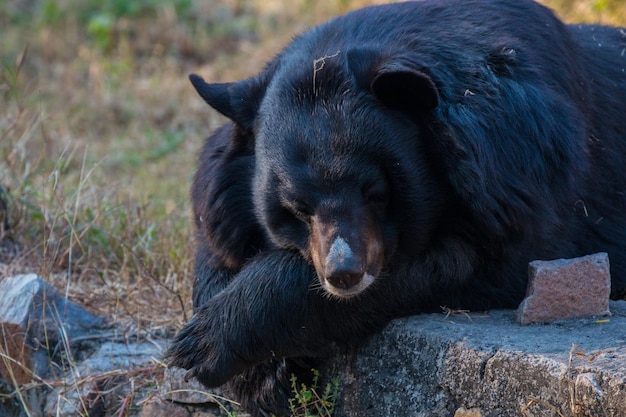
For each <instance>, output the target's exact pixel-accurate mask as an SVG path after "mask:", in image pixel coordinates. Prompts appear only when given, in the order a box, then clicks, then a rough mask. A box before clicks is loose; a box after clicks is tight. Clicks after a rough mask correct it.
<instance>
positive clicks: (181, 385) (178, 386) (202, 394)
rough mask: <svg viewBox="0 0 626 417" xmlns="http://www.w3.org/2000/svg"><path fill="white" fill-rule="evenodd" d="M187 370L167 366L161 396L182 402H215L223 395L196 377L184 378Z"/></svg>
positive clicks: (220, 399) (220, 391)
mask: <svg viewBox="0 0 626 417" xmlns="http://www.w3.org/2000/svg"><path fill="white" fill-rule="evenodd" d="M186 374H187V371H185V370H184V369H181V368H167V369H166V370H165V375H164V376H163V385H161V390H160V391H161V397H162V398H164V399H166V400H170V401H176V402H178V403H183V404H205V403H214V404H217V403H218V402H220V401H224V400H222V398H223V397H224V393H223V392H222V390H220V389H219V388H217V389H213V388H207V387H205V386H204V385H202V384H201V383H200V382H198V380H197V379H196V378H190V379H188V380H186V379H185V375H186Z"/></svg>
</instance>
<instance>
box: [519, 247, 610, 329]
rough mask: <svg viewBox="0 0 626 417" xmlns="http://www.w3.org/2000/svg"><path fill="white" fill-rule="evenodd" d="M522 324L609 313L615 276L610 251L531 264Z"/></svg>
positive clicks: (520, 318)
mask: <svg viewBox="0 0 626 417" xmlns="http://www.w3.org/2000/svg"><path fill="white" fill-rule="evenodd" d="M528 269H529V273H528V275H529V281H528V290H527V293H526V298H525V299H524V300H523V301H522V303H521V304H520V306H519V309H518V315H517V317H518V320H519V322H520V323H521V324H530V323H542V322H549V321H553V320H559V319H565V318H574V317H585V316H603V315H607V314H609V295H610V293H611V275H610V271H609V258H608V255H607V254H606V253H597V254H595V255H589V256H584V257H581V258H575V259H558V260H554V261H533V262H531V263H530V264H529V268H528Z"/></svg>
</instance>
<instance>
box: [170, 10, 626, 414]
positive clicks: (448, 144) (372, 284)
mask: <svg viewBox="0 0 626 417" xmlns="http://www.w3.org/2000/svg"><path fill="white" fill-rule="evenodd" d="M625 48H626V36H625V35H624V31H623V30H620V29H617V28H609V27H600V26H566V25H564V24H562V23H561V22H560V21H559V20H558V19H557V18H556V17H555V16H554V15H553V14H552V13H551V12H550V11H549V10H548V9H546V8H544V7H543V6H540V5H538V4H536V3H534V2H532V1H529V0H516V1H505V0H425V1H419V2H409V3H400V4H392V5H385V6H375V7H369V8H364V9H361V10H357V11H354V12H352V13H348V14H346V15H345V16H341V17H338V18H336V19H334V20H331V21H329V22H328V23H326V24H324V25H321V26H319V27H316V28H314V29H312V30H310V31H308V32H306V33H304V34H303V35H301V36H299V37H297V38H296V39H295V40H294V41H293V42H292V43H291V44H290V45H288V46H287V47H286V48H285V49H284V50H283V51H282V52H281V53H280V54H279V55H278V56H277V57H276V58H274V59H273V60H272V61H270V62H269V63H268V65H267V66H266V68H265V69H264V70H263V71H262V72H261V73H260V74H259V75H257V76H255V77H252V78H250V79H247V80H243V81H239V82H234V83H225V84H207V83H205V82H204V81H203V80H202V79H201V78H200V77H198V76H196V75H192V76H191V81H192V83H193V84H194V86H195V87H196V89H197V90H198V92H199V93H200V95H201V96H202V97H203V98H204V99H205V100H206V101H207V102H208V104H210V105H211V106H213V107H214V108H215V109H216V110H218V111H219V112H221V113H223V114H224V115H226V116H227V117H229V118H230V119H231V120H232V123H229V124H227V125H225V126H224V127H222V128H221V129H219V130H218V131H217V132H216V133H215V134H214V135H213V136H212V137H210V138H209V139H208V140H207V141H206V144H205V146H204V149H203V151H202V154H201V156H200V161H199V168H198V171H197V173H196V176H195V179H194V184H193V189H192V199H193V205H194V215H195V222H196V226H197V230H198V253H197V262H196V283H195V288H194V306H195V310H196V311H195V312H196V314H195V316H194V317H193V319H192V320H191V321H190V322H189V323H188V324H187V325H186V326H185V328H184V329H183V330H182V331H181V332H180V333H179V334H178V336H177V337H176V339H175V341H174V342H173V344H172V345H171V347H170V350H169V353H168V357H169V361H170V363H171V364H172V365H177V366H181V367H184V368H186V369H189V370H190V373H191V375H194V376H197V377H198V379H199V380H200V381H201V382H202V383H204V384H205V385H207V386H218V385H221V384H224V383H226V382H228V381H230V382H229V384H230V385H231V388H232V389H233V390H234V391H235V392H236V393H237V395H238V396H239V399H240V400H241V401H242V402H243V404H244V406H245V407H246V408H247V409H248V410H249V411H250V412H251V413H252V415H253V416H262V415H268V414H269V413H275V414H277V415H285V414H287V413H288V408H287V397H288V396H290V388H289V377H290V375H291V374H292V373H296V374H302V370H303V369H306V367H307V365H308V364H309V360H310V359H307V358H315V357H319V356H320V355H322V354H323V353H324V352H326V351H327V349H328V347H329V346H331V345H340V346H354V345H357V344H358V343H360V342H362V341H363V340H364V339H365V338H366V337H368V336H369V335H371V334H372V333H374V332H377V331H379V330H380V329H381V328H382V327H383V326H384V325H385V324H386V323H388V322H389V321H390V320H391V319H393V318H396V317H400V316H405V315H410V314H416V313H420V312H426V311H433V310H435V311H436V310H437V309H438V308H439V306H442V305H443V306H448V307H450V308H465V309H475V310H484V309H490V308H514V307H516V306H517V305H518V303H519V302H520V301H521V299H522V298H523V296H524V292H525V289H526V280H527V264H528V262H529V261H531V260H534V259H554V258H563V257H566V258H570V257H576V256H581V255H586V254H590V253H594V252H599V251H605V252H608V253H609V257H610V261H611V273H612V277H613V296H614V297H617V296H619V295H620V291H621V290H623V289H624V288H625V287H626V197H625V195H624V191H625V190H626V170H625V169H624V166H625V164H626V123H625V122H624V115H626V72H625V68H626V54H625V52H624V50H625Z"/></svg>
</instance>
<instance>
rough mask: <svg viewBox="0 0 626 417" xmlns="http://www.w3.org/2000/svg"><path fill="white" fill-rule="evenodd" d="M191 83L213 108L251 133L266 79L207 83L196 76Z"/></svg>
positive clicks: (192, 75) (253, 78) (265, 85)
mask: <svg viewBox="0 0 626 417" xmlns="http://www.w3.org/2000/svg"><path fill="white" fill-rule="evenodd" d="M189 81H191V84H193V86H194V88H195V89H196V91H197V92H198V94H200V97H202V98H203V99H204V101H206V102H207V103H208V104H209V105H210V106H211V107H213V108H214V109H215V110H217V111H218V112H220V113H222V114H223V115H224V116H226V117H228V118H229V119H231V120H232V121H233V122H235V124H237V125H238V126H239V127H240V128H241V129H243V130H244V131H251V130H252V128H253V127H254V120H255V119H256V115H257V112H258V109H259V105H260V104H261V100H262V99H263V96H264V95H265V90H266V88H267V82H266V81H265V77H262V76H256V77H252V78H248V79H245V80H242V81H237V82H232V83H213V84H210V83H207V82H206V81H204V79H203V78H202V77H200V76H199V75H196V74H191V75H190V76H189Z"/></svg>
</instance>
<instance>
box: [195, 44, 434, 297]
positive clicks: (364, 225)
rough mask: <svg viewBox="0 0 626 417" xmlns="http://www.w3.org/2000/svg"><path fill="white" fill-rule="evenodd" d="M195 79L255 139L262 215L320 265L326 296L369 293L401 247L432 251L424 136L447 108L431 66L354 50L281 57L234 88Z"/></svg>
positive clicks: (280, 240)
mask: <svg viewBox="0 0 626 417" xmlns="http://www.w3.org/2000/svg"><path fill="white" fill-rule="evenodd" d="M190 79H191V81H192V83H193V85H194V87H195V88H196V89H197V91H198V92H199V93H200V95H201V96H202V97H203V98H204V100H205V101H206V102H207V103H209V104H210V105H211V106H212V107H214V108H215V109H216V110H218V111H219V112H221V113H222V114H224V115H226V116H227V117H229V118H230V119H231V120H232V121H233V122H234V123H235V125H236V126H237V128H238V129H241V131H243V132H246V133H247V134H245V135H235V136H234V137H235V138H237V137H245V138H248V139H247V140H254V141H255V144H254V149H255V177H254V179H253V182H252V183H253V190H252V193H253V196H254V197H253V198H254V206H255V210H256V213H257V218H258V221H259V223H260V224H261V226H262V227H263V229H264V230H265V231H266V232H267V234H268V236H270V238H271V240H272V242H273V243H274V244H275V245H276V246H277V247H279V248H285V249H293V250H298V251H300V253H302V255H303V256H304V257H305V258H306V259H307V260H309V261H310V262H311V263H312V265H313V266H314V267H315V270H316V272H317V275H318V277H319V281H320V284H321V286H322V288H323V289H324V290H326V291H327V292H328V293H329V294H331V295H334V296H337V297H343V298H348V297H352V296H355V295H357V294H359V293H361V292H362V291H363V290H365V289H366V288H367V287H368V286H369V285H371V284H372V283H374V282H375V281H376V280H377V278H379V277H381V276H382V277H384V275H385V274H384V272H383V271H384V270H385V268H386V267H387V266H388V265H389V262H390V260H391V259H392V258H393V257H394V256H396V254H397V252H398V248H404V250H405V251H407V250H408V251H411V252H412V253H411V254H410V256H419V253H420V252H421V251H424V250H425V248H426V246H427V243H428V241H429V238H430V236H431V235H432V231H433V229H434V228H435V227H436V225H437V221H436V219H437V218H438V217H439V216H440V211H441V210H442V205H443V200H444V197H443V195H444V193H443V192H442V191H441V190H442V188H443V186H442V185H441V184H440V183H439V182H438V180H437V178H438V175H437V174H436V173H435V172H434V171H435V168H434V167H433V166H432V165H433V162H432V158H429V152H430V150H429V149H427V148H426V146H425V145H424V143H425V141H422V140H418V139H419V138H420V136H424V135H428V134H429V131H428V129H429V126H430V118H431V115H432V112H433V109H435V108H436V106H437V103H438V93H437V89H436V87H435V85H434V83H433V81H432V80H431V78H430V77H429V76H427V75H426V74H425V73H423V72H421V71H419V70H417V69H415V68H413V67H412V66H410V65H407V64H406V63H404V62H403V61H402V59H391V58H384V57H381V56H380V54H378V53H374V52H371V51H367V50H351V51H347V52H345V53H344V52H341V51H339V52H337V53H329V54H327V55H324V56H321V57H319V58H317V59H314V60H311V59H304V58H302V57H290V58H289V59H286V58H285V57H279V58H277V59H275V60H274V61H273V62H272V63H270V65H269V66H268V67H267V68H266V69H265V71H263V72H262V73H261V74H259V75H258V76H256V77H253V78H250V79H247V80H243V81H239V82H234V83H223V84H207V83H205V82H204V80H202V78H200V77H199V76H197V75H192V76H191V77H190ZM249 133H251V134H249ZM249 138H252V139H249ZM247 145H249V144H247ZM235 146H237V145H236V144H235Z"/></svg>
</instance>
